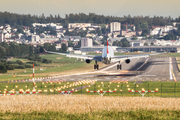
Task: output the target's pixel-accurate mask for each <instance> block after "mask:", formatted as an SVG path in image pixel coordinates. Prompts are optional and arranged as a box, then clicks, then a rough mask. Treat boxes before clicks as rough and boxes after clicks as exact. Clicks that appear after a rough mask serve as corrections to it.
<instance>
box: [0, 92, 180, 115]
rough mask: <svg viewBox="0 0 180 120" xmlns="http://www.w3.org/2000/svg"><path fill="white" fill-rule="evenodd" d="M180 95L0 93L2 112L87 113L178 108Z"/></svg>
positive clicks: (0, 108)
mask: <svg viewBox="0 0 180 120" xmlns="http://www.w3.org/2000/svg"><path fill="white" fill-rule="evenodd" d="M179 101H180V98H157V97H154V98H151V97H144V98H143V97H100V96H88V95H70V96H67V97H66V96H64V95H25V96H20V95H19V96H1V97H0V106H1V107H0V110H1V111H2V112H5V111H10V112H21V113H29V112H32V111H39V112H47V111H57V112H59V111H63V112H65V113H88V112H97V111H101V110H106V111H111V110H116V111H130V110H141V109H147V110H180V102H179Z"/></svg>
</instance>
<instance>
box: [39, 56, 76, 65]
mask: <svg viewBox="0 0 180 120" xmlns="http://www.w3.org/2000/svg"><path fill="white" fill-rule="evenodd" d="M40 57H41V58H43V59H49V60H52V61H53V62H56V63H61V64H67V63H70V62H73V61H75V60H76V59H75V58H68V57H66V56H65V55H56V54H46V55H40Z"/></svg>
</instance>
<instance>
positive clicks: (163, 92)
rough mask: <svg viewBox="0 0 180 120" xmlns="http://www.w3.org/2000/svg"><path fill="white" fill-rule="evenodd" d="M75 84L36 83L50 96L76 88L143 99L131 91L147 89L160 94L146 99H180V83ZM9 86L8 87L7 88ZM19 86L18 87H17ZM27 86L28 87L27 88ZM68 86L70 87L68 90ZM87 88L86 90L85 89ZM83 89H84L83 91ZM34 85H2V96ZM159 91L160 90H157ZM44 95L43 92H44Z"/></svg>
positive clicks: (77, 92)
mask: <svg viewBox="0 0 180 120" xmlns="http://www.w3.org/2000/svg"><path fill="white" fill-rule="evenodd" d="M73 83H74V84H75V82H68V83H67V82H60V83H59V82H57V83H55V82H53V83H50V82H48V83H46V82H44V83H42V82H37V83H36V86H37V87H36V89H37V90H42V91H44V90H48V94H58V93H59V92H58V91H66V90H72V89H76V88H80V89H79V90H78V91H75V92H73V94H86V95H98V93H91V92H90V93H88V92H87V89H88V91H98V90H99V91H101V89H102V91H116V92H109V93H105V94H104V96H136V97H141V96H142V95H140V93H138V92H129V91H132V90H134V91H142V88H144V89H145V91H158V92H154V93H152V92H148V93H146V95H145V96H146V97H180V82H176V83H175V82H144V83H142V84H134V82H126V83H122V82H121V83H118V82H117V83H113V82H111V83H110V82H96V83H95V84H91V83H89V84H84V83H83V84H81V85H80V84H79V85H76V86H75V85H74V86H72V85H71V87H70V86H69V85H70V84H73ZM64 85H66V88H61V87H63V86H64ZM6 86H8V87H6ZM16 86H17V87H16ZM26 86H27V87H26ZM67 86H69V87H68V88H67ZM84 86H86V88H84ZM81 87H82V89H81ZM32 88H33V84H32V82H20V83H0V90H1V92H0V93H1V94H2V93H3V91H4V89H7V90H6V91H10V90H12V89H15V91H19V89H23V90H24V91H25V90H26V89H30V90H32ZM58 88H61V90H58ZM50 89H53V90H54V92H52V93H51V92H50ZM157 89H158V90H157ZM42 93H43V92H42Z"/></svg>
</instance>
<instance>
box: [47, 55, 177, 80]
mask: <svg viewBox="0 0 180 120" xmlns="http://www.w3.org/2000/svg"><path fill="white" fill-rule="evenodd" d="M116 64H117V63H114V64H111V65H109V66H107V67H104V68H101V69H100V70H97V71H94V72H89V73H81V74H78V75H77V74H76V75H66V76H58V77H56V78H51V79H46V81H48V80H52V79H53V80H54V81H59V80H66V81H79V80H97V81H113V80H120V81H141V82H142V81H179V75H178V71H179V70H178V67H177V64H176V59H175V58H168V57H162V58H158V57H151V58H140V59H133V60H131V62H130V63H129V64H126V63H125V62H122V63H121V65H122V70H117V65H116Z"/></svg>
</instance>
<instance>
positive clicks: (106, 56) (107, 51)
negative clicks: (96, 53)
mask: <svg viewBox="0 0 180 120" xmlns="http://www.w3.org/2000/svg"><path fill="white" fill-rule="evenodd" d="M113 56H114V50H113V49H112V47H110V46H108V47H107V46H105V47H104V48H103V51H102V63H104V64H110V63H111V58H112V57H113Z"/></svg>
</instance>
